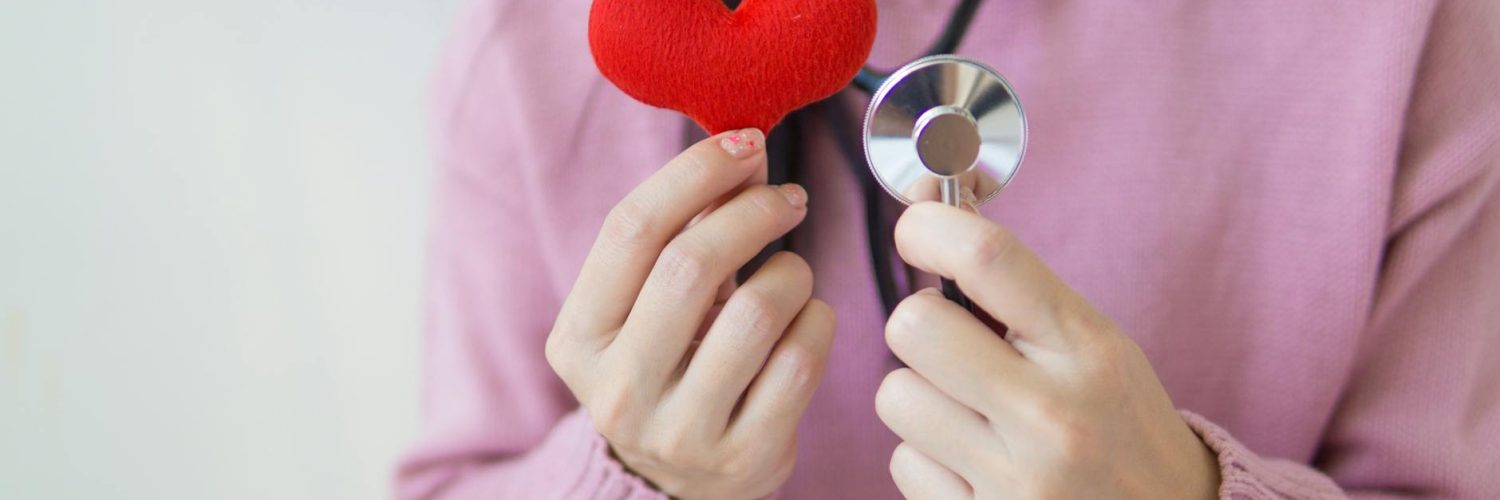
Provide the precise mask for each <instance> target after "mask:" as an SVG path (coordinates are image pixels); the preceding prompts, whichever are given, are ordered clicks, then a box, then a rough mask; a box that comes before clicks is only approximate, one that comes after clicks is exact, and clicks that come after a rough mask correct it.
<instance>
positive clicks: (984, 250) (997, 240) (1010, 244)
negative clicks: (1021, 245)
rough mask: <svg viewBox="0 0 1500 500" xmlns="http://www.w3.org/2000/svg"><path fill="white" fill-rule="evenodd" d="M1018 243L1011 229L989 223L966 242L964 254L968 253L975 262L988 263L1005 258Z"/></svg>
mask: <svg viewBox="0 0 1500 500" xmlns="http://www.w3.org/2000/svg"><path fill="white" fill-rule="evenodd" d="M1017 243H1018V242H1017V241H1016V237H1015V235H1013V234H1011V232H1010V231H1007V230H1006V229H1005V228H1003V227H1000V226H998V225H993V224H989V225H985V226H984V229H982V230H980V231H979V232H978V233H976V234H975V235H974V236H973V237H972V238H970V239H968V240H967V241H966V242H965V246H966V248H963V250H964V252H963V255H967V256H968V257H969V259H972V261H973V262H974V263H977V264H981V265H988V264H991V263H994V262H999V261H1001V260H1003V259H1005V257H1006V256H1007V255H1009V254H1010V252H1011V250H1012V249H1014V248H1015V247H1016V244H1017Z"/></svg>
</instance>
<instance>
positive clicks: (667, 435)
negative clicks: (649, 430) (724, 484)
mask: <svg viewBox="0 0 1500 500" xmlns="http://www.w3.org/2000/svg"><path fill="white" fill-rule="evenodd" d="M650 453H651V455H652V456H654V457H656V459H657V460H658V461H660V462H661V463H665V464H671V465H673V466H676V467H680V468H684V469H700V468H701V464H702V458H701V453H700V451H699V449H698V446H697V440H696V437H695V436H694V435H693V434H692V433H690V432H688V431H687V429H686V428H684V427H678V428H675V429H672V430H668V431H666V432H663V433H661V434H660V435H659V436H658V438H657V439H655V440H654V441H653V443H652V444H651V447H650Z"/></svg>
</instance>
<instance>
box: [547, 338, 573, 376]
mask: <svg viewBox="0 0 1500 500" xmlns="http://www.w3.org/2000/svg"><path fill="white" fill-rule="evenodd" d="M563 335H564V334H562V333H560V332H559V331H558V329H557V328H556V327H554V328H553V329H552V333H550V334H547V342H546V343H545V344H544V345H543V346H542V354H543V356H545V357H546V358H547V366H550V367H552V371H553V372H556V373H557V375H558V376H559V377H562V378H563V379H564V380H566V379H567V373H568V371H569V370H568V362H567V361H568V360H567V352H566V348H565V347H564V346H563V344H564V341H563V340H562V337H563Z"/></svg>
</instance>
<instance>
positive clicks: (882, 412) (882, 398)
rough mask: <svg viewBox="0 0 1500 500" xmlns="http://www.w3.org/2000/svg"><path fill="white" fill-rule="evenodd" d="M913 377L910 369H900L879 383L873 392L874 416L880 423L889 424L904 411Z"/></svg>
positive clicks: (913, 374)
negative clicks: (877, 417)
mask: <svg viewBox="0 0 1500 500" xmlns="http://www.w3.org/2000/svg"><path fill="white" fill-rule="evenodd" d="M914 376H916V374H915V373H913V372H912V371H911V368H901V369H898V370H895V371H893V372H891V373H890V374H889V375H886V376H885V379H884V380H881V381H880V387H879V388H877V389H876V390H875V414H876V415H878V416H879V417H880V419H881V420H882V421H884V422H886V423H891V422H892V421H894V420H895V419H896V418H897V417H899V416H900V415H901V414H902V412H903V411H904V410H905V408H906V401H907V399H908V398H909V396H908V394H909V393H910V391H911V387H912V377H914Z"/></svg>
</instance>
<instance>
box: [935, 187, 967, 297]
mask: <svg viewBox="0 0 1500 500" xmlns="http://www.w3.org/2000/svg"><path fill="white" fill-rule="evenodd" d="M939 186H940V188H939V191H940V193H941V195H942V198H943V203H944V204H947V205H948V206H950V207H958V208H965V207H964V197H963V187H962V186H961V185H960V183H959V180H958V177H957V176H950V177H943V178H942V182H941V184H939ZM941 281H942V289H943V296H944V297H947V298H948V300H951V301H953V302H954V303H956V304H958V305H959V306H960V307H963V308H964V309H965V310H967V311H969V312H971V313H972V312H974V303H973V302H972V301H970V300H969V297H968V296H967V295H964V291H963V290H960V289H959V288H958V283H957V282H955V281H953V280H951V279H948V278H942V280H941Z"/></svg>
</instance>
